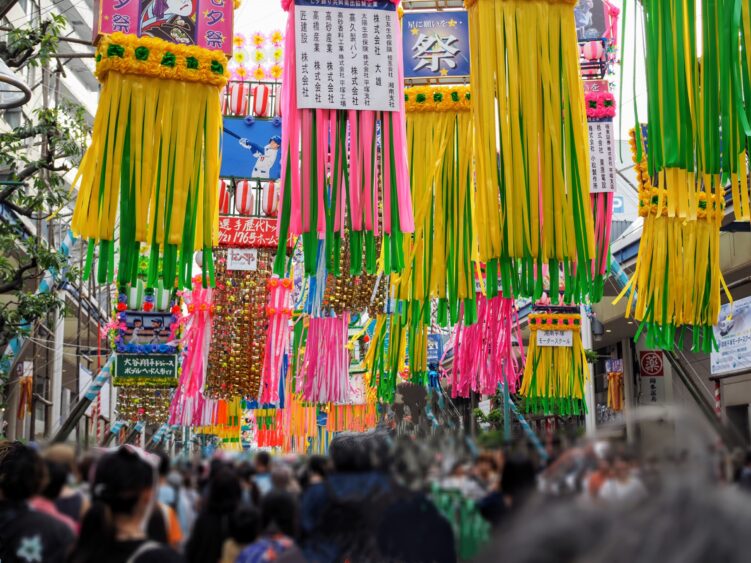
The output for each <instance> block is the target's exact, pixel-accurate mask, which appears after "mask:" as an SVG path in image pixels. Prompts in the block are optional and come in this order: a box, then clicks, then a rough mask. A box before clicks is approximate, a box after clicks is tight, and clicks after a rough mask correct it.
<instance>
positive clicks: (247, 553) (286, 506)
mask: <svg viewBox="0 0 751 563" xmlns="http://www.w3.org/2000/svg"><path fill="white" fill-rule="evenodd" d="M261 530H262V536H261V538H259V539H258V540H256V541H255V542H253V543H252V544H251V545H249V546H248V547H246V548H245V549H243V550H242V552H241V553H240V555H239V557H238V558H237V563H266V562H267V561H277V562H279V561H285V562H287V563H294V562H297V561H305V558H304V557H303V555H302V552H301V551H300V550H299V548H298V547H297V546H296V545H295V540H294V538H295V537H296V536H297V532H298V510H297V501H296V500H295V497H294V496H292V495H291V494H289V493H287V492H284V491H270V492H269V493H268V494H267V495H266V496H264V497H263V499H262V500H261Z"/></svg>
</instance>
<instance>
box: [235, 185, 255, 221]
mask: <svg viewBox="0 0 751 563" xmlns="http://www.w3.org/2000/svg"><path fill="white" fill-rule="evenodd" d="M255 203H256V199H255V190H254V189H253V185H252V184H251V182H250V180H240V181H239V182H237V184H236V186H235V209H236V210H237V212H238V213H239V214H240V215H252V214H253V211H255Z"/></svg>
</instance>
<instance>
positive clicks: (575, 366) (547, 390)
mask: <svg viewBox="0 0 751 563" xmlns="http://www.w3.org/2000/svg"><path fill="white" fill-rule="evenodd" d="M529 330H530V337H529V349H528V352H527V361H526V363H525V366H524V379H523V380H522V385H521V387H520V389H519V393H520V394H521V395H522V396H523V397H524V399H525V400H524V407H525V409H526V411H527V412H532V413H537V414H541V415H545V416H549V415H580V414H584V413H586V412H587V404H586V402H585V400H584V383H585V381H586V380H587V379H588V378H589V367H588V366H587V358H586V355H585V354H584V347H583V346H582V340H581V315H579V314H567V313H532V314H530V315H529ZM539 331H562V332H564V333H565V332H570V333H572V345H571V346H540V345H539V344H538V343H537V333H538V332H539Z"/></svg>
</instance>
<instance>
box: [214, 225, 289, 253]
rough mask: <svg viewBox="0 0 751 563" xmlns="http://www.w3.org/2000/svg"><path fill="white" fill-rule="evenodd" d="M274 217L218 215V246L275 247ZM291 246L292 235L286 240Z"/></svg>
mask: <svg viewBox="0 0 751 563" xmlns="http://www.w3.org/2000/svg"><path fill="white" fill-rule="evenodd" d="M278 243H279V235H277V232H276V219H270V218H265V217H220V218H219V246H222V247H225V248H276V247H277V245H278ZM287 246H288V247H289V248H292V246H293V237H291V236H290V237H289V238H288V240H287Z"/></svg>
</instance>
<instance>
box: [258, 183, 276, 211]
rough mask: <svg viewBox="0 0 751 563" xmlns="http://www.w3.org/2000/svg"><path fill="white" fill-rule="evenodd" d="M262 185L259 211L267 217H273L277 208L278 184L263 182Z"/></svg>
mask: <svg viewBox="0 0 751 563" xmlns="http://www.w3.org/2000/svg"><path fill="white" fill-rule="evenodd" d="M262 185H263V188H262V190H261V210H262V211H263V214H264V215H266V216H267V217H273V216H275V215H276V212H277V209H278V207H279V184H278V183H276V182H274V181H271V182H263V184H262Z"/></svg>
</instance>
